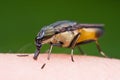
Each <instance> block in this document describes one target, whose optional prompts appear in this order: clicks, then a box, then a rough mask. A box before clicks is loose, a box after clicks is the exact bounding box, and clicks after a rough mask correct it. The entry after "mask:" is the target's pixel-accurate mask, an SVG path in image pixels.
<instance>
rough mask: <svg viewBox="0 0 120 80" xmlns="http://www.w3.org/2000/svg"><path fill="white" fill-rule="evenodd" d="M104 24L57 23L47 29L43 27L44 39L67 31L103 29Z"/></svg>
mask: <svg viewBox="0 0 120 80" xmlns="http://www.w3.org/2000/svg"><path fill="white" fill-rule="evenodd" d="M103 26H104V25H103V24H81V23H80V24H78V23H76V22H72V21H57V22H55V23H53V24H50V25H49V26H47V27H43V29H42V30H43V31H44V33H45V34H44V37H45V36H53V35H54V34H58V33H62V32H65V31H73V30H76V29H81V28H102V27H103Z"/></svg>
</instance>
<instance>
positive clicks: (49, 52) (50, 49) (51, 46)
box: [47, 45, 53, 60]
mask: <svg viewBox="0 0 120 80" xmlns="http://www.w3.org/2000/svg"><path fill="white" fill-rule="evenodd" d="M52 48H53V45H50V48H49V51H48V57H47V59H48V60H49V59H50V54H51V51H52Z"/></svg>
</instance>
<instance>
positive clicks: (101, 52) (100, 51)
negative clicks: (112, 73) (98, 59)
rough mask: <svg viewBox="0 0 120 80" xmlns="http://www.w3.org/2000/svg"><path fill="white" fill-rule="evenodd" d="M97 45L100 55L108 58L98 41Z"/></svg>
mask: <svg viewBox="0 0 120 80" xmlns="http://www.w3.org/2000/svg"><path fill="white" fill-rule="evenodd" d="M95 43H96V46H97V49H98V51H99V53H100V54H101V55H102V56H104V57H108V56H106V55H105V53H104V52H103V51H102V50H101V48H100V45H99V43H98V41H95Z"/></svg>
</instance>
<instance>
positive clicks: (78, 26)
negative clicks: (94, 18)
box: [74, 23, 104, 29]
mask: <svg viewBox="0 0 120 80" xmlns="http://www.w3.org/2000/svg"><path fill="white" fill-rule="evenodd" d="M103 26H104V24H82V23H81V24H77V25H76V26H74V28H75V29H80V28H103Z"/></svg>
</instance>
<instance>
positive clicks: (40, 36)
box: [37, 30, 45, 40]
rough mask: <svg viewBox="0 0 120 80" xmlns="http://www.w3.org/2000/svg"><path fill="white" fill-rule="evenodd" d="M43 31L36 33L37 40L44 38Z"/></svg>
mask: <svg viewBox="0 0 120 80" xmlns="http://www.w3.org/2000/svg"><path fill="white" fill-rule="evenodd" d="M44 34H45V33H44V31H43V30H42V31H40V32H39V33H38V35H37V40H41V39H42V38H43V36H44Z"/></svg>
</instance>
